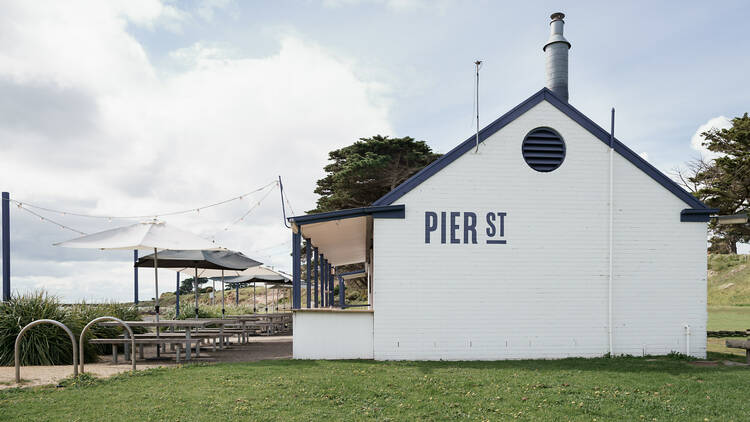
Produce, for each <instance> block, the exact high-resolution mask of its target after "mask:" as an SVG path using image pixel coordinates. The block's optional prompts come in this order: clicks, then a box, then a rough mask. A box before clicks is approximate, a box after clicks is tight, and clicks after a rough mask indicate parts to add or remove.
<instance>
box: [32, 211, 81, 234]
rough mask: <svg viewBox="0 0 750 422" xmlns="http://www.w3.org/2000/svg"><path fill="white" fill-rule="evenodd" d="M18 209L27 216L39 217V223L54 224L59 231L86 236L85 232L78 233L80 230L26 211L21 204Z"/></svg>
mask: <svg viewBox="0 0 750 422" xmlns="http://www.w3.org/2000/svg"><path fill="white" fill-rule="evenodd" d="M18 208H20V209H22V210H24V211H26V212H27V213H29V214H32V215H35V216H37V217H39V220H41V221H45V222H47V223H51V224H54V225H56V226H57V227H60V228H61V229H66V230H70V231H72V232H75V233H78V234H80V235H86V233H85V232H82V231H80V230H78V229H74V228H72V227H70V226H66V225H65V224H62V223H58V222H57V221H55V220H52V219H50V218H48V217H45V216H43V215H40V214H37V213H35V212H34V211H32V210H30V209H28V208H26V207H24V206H23V204H21V203H19V204H18Z"/></svg>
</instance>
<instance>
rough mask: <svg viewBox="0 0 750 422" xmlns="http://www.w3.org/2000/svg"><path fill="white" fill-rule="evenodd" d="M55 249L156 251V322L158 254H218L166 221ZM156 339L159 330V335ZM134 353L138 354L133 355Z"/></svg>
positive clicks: (70, 242)
mask: <svg viewBox="0 0 750 422" xmlns="http://www.w3.org/2000/svg"><path fill="white" fill-rule="evenodd" d="M54 245H55V246H62V247H65V248H81V249H153V250H154V289H155V290H156V294H155V304H154V309H155V310H156V322H159V272H158V270H159V264H158V254H157V252H158V250H159V249H161V250H164V249H183V250H195V249H202V250H205V249H209V250H219V249H222V248H219V247H217V246H216V245H215V244H214V243H213V242H211V241H210V240H206V239H204V238H202V237H200V236H197V235H195V234H193V233H190V232H188V231H185V230H181V229H178V228H175V227H171V226H169V225H167V223H166V222H164V221H158V220H152V221H147V222H143V223H136V224H132V225H130V226H124V227H118V228H114V229H109V230H104V231H102V232H99V233H94V234H89V235H86V236H81V237H78V238H75V239H71V240H68V241H65V242H59V243H55V244H54ZM156 333H157V335H158V333H159V330H158V329H157V331H156ZM133 353H135V351H133Z"/></svg>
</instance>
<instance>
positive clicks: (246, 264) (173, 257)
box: [135, 250, 261, 276]
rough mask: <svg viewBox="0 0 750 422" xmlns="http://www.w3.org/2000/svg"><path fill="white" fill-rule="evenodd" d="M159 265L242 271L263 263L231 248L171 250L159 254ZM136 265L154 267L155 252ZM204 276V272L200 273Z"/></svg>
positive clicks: (164, 266)
mask: <svg viewBox="0 0 750 422" xmlns="http://www.w3.org/2000/svg"><path fill="white" fill-rule="evenodd" d="M157 259H158V260H159V266H160V267H162V268H179V269H184V270H186V271H185V272H187V271H188V270H192V269H194V268H195V266H196V265H197V266H198V268H199V269H203V270H207V269H211V270H235V271H242V270H246V269H248V268H251V267H257V266H259V265H261V263H260V262H258V261H256V260H254V259H252V258H248V257H247V256H245V255H243V254H242V253H241V252H235V251H230V250H218V251H217V250H199V251H196V250H169V251H163V252H159V254H158V255H157ZM135 266H136V267H153V266H154V254H150V255H146V256H143V257H141V258H139V259H138V262H136V264H135ZM200 275H201V276H204V275H203V274H200Z"/></svg>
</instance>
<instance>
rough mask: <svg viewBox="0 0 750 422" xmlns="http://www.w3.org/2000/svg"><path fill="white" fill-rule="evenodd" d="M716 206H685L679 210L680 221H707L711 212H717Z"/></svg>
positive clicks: (709, 219)
mask: <svg viewBox="0 0 750 422" xmlns="http://www.w3.org/2000/svg"><path fill="white" fill-rule="evenodd" d="M718 213H719V210H718V209H716V208H703V209H695V208H687V209H684V210H682V211H681V212H680V221H682V222H683V223H707V222H709V221H711V214H718Z"/></svg>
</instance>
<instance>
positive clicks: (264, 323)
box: [227, 312, 292, 335]
mask: <svg viewBox="0 0 750 422" xmlns="http://www.w3.org/2000/svg"><path fill="white" fill-rule="evenodd" d="M227 318H228V319H235V320H239V321H240V324H241V326H242V331H243V332H246V331H247V324H248V323H251V324H253V325H258V326H261V327H265V328H266V334H267V335H271V334H272V333H273V331H274V329H275V328H276V326H279V325H280V326H281V327H282V329H283V328H284V325H285V324H286V323H287V322H291V320H292V314H291V313H289V312H286V313H273V314H249V315H227ZM261 331H262V328H261Z"/></svg>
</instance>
